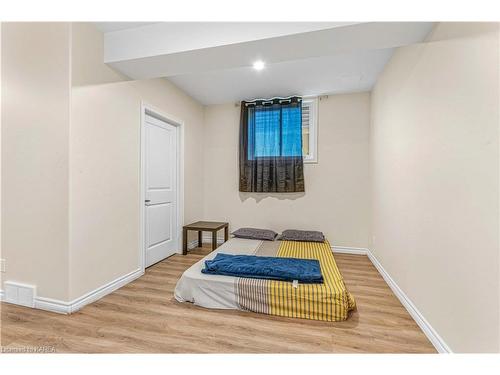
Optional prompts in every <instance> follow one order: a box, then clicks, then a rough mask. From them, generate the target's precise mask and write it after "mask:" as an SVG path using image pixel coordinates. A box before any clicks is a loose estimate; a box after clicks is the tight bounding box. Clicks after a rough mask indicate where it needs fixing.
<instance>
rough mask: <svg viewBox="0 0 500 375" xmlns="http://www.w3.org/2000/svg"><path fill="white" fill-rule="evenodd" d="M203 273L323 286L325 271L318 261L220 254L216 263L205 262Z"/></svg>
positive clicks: (213, 260)
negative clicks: (294, 281) (321, 284)
mask: <svg viewBox="0 0 500 375" xmlns="http://www.w3.org/2000/svg"><path fill="white" fill-rule="evenodd" d="M201 272H203V273H207V274H212V275H226V276H237V277H248V278H253V279H272V280H282V281H293V280H298V281H299V282H301V283H315V284H320V283H322V282H323V276H322V275H321V267H320V265H319V261H318V260H316V259H297V258H276V257H260V256H253V255H230V254H222V253H218V254H217V255H216V256H215V258H214V259H212V260H206V261H205V268H204V269H202V270H201Z"/></svg>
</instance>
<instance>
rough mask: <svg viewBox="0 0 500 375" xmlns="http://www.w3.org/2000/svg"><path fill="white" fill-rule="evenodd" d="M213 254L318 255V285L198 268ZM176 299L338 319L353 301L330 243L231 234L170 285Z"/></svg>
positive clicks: (272, 312)
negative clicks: (211, 271)
mask: <svg viewBox="0 0 500 375" xmlns="http://www.w3.org/2000/svg"><path fill="white" fill-rule="evenodd" d="M217 253H226V254H242V255H257V256H280V257H291V258H303V259H317V260H319V262H320V266H321V272H322V275H323V278H324V283H322V284H298V285H294V284H293V283H291V282H285V281H275V280H264V279H248V278H240V277H232V276H221V275H209V274H204V273H202V272H201V270H202V268H203V267H204V262H205V260H208V259H213V258H214V257H215V256H216V255H217ZM175 298H176V299H177V301H179V302H191V303H194V304H195V305H198V306H202V307H205V308H211V309H238V310H247V311H253V312H258V313H263V314H270V315H278V316H286V317H292V318H303V319H314V320H323V321H340V320H345V319H347V318H348V315H349V311H351V310H352V309H354V308H355V301H354V298H353V297H352V296H351V294H350V293H349V292H348V290H347V288H346V286H345V284H344V281H343V278H342V275H341V273H340V271H339V270H338V267H337V265H336V263H335V259H334V257H333V253H332V250H331V248H330V244H329V243H328V242H327V241H325V242H324V243H317V242H296V241H259V240H249V239H242V238H232V239H230V240H229V241H227V242H225V243H224V244H222V245H221V246H220V247H219V248H217V249H216V250H215V251H213V252H211V253H210V254H209V255H207V256H206V257H204V258H203V259H201V260H200V261H199V262H197V263H195V264H194V265H192V266H191V267H190V268H188V269H187V270H186V271H185V272H184V273H183V275H182V276H181V278H180V279H179V281H178V282H177V285H176V288H175Z"/></svg>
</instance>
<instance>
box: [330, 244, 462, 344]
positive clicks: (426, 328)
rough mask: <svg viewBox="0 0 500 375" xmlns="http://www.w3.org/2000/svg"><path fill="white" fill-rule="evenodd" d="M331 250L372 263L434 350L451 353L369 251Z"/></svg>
mask: <svg viewBox="0 0 500 375" xmlns="http://www.w3.org/2000/svg"><path fill="white" fill-rule="evenodd" d="M332 250H333V252H335V253H342V254H352V255H366V256H368V259H370V261H371V262H372V263H373V265H374V266H375V268H376V269H377V271H378V272H379V273H380V275H381V276H382V277H383V278H384V280H385V282H386V283H387V285H389V288H391V290H392V292H393V293H394V294H395V295H396V297H397V298H398V299H399V301H400V302H401V304H402V305H403V306H404V307H405V309H406V310H407V311H408V313H409V314H410V315H411V317H412V318H413V319H414V320H415V322H416V323H417V324H418V326H419V327H420V329H421V330H422V331H423V332H424V334H425V335H426V336H427V338H428V339H429V341H430V342H431V344H432V345H434V347H435V348H436V350H437V351H438V352H439V353H453V351H452V350H451V348H450V347H449V346H448V344H446V342H445V341H444V340H443V338H442V337H441V336H439V334H438V333H437V332H436V330H435V329H434V328H433V327H432V326H431V325H430V323H429V322H428V321H427V320H426V319H425V317H424V316H423V315H422V313H421V312H420V311H419V310H418V309H417V307H416V306H415V305H414V304H413V302H412V301H411V300H410V298H408V296H407V295H406V294H405V292H403V290H402V289H401V288H400V287H399V286H398V284H396V282H395V281H394V279H393V278H392V277H391V276H390V275H389V274H388V273H387V271H386V270H385V268H384V267H383V266H382V264H381V263H380V262H379V261H378V259H377V258H376V257H375V255H373V253H372V252H371V251H370V250H369V249H363V248H356V247H342V246H332Z"/></svg>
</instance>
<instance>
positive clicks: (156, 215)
mask: <svg viewBox="0 0 500 375" xmlns="http://www.w3.org/2000/svg"><path fill="white" fill-rule="evenodd" d="M145 127H146V128H145V136H146V142H145V147H146V150H145V158H146V160H145V175H144V177H145V178H144V180H145V184H146V186H145V192H146V197H145V202H144V210H145V211H144V218H145V225H146V228H145V241H146V243H145V248H146V267H149V266H150V265H152V264H154V263H156V262H159V261H160V260H162V259H165V258H166V257H168V256H170V255H172V254H174V253H176V252H177V249H178V244H177V241H178V237H179V236H178V233H177V231H178V226H177V204H178V202H177V127H175V126H173V125H170V124H169V123H167V122H165V121H162V120H159V119H157V118H154V117H152V116H149V115H146V117H145Z"/></svg>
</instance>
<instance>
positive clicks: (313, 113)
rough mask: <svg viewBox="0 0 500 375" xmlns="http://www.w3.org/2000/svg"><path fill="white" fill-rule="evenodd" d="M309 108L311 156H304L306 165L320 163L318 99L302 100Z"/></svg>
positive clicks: (313, 97)
mask: <svg viewBox="0 0 500 375" xmlns="http://www.w3.org/2000/svg"><path fill="white" fill-rule="evenodd" d="M305 103H307V105H308V106H309V154H308V155H302V158H303V160H304V163H306V164H315V163H318V97H317V96H311V97H304V98H302V105H304V104H305Z"/></svg>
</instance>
